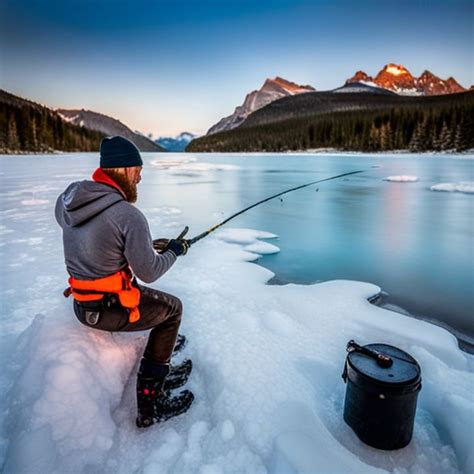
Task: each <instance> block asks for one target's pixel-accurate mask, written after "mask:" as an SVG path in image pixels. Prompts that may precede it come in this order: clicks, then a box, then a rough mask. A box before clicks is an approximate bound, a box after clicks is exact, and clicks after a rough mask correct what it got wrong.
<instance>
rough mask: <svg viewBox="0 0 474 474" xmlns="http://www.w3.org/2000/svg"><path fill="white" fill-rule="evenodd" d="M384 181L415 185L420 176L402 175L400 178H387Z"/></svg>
mask: <svg viewBox="0 0 474 474" xmlns="http://www.w3.org/2000/svg"><path fill="white" fill-rule="evenodd" d="M384 181H391V182H394V183H414V182H416V181H418V176H411V175H400V176H387V177H386V178H384Z"/></svg>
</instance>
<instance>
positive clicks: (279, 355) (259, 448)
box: [0, 229, 474, 474]
mask: <svg viewBox="0 0 474 474" xmlns="http://www.w3.org/2000/svg"><path fill="white" fill-rule="evenodd" d="M263 237H264V238H269V237H276V236H274V235H272V234H268V233H264V232H259V231H253V230H250V229H236V230H228V229H227V230H226V231H223V232H221V233H220V235H219V236H215V235H212V236H209V237H208V238H207V239H204V240H202V241H200V242H199V243H197V244H196V245H194V246H193V247H192V249H191V250H190V252H189V253H188V254H187V255H186V256H185V257H180V259H179V260H178V262H177V263H176V265H175V266H174V267H173V268H172V269H171V270H170V272H168V273H167V274H166V275H165V276H164V277H163V278H162V279H160V280H159V281H158V282H157V283H156V284H154V285H153V286H155V287H158V288H159V289H161V290H164V291H167V292H169V293H172V294H175V295H178V296H179V297H180V299H181V300H182V301H183V304H184V315H183V321H182V326H181V332H182V333H184V334H186V336H187V337H188V340H189V343H188V345H187V347H186V348H185V350H184V353H183V354H182V355H180V357H190V358H192V360H193V362H194V370H193V373H192V374H191V377H190V381H189V382H188V387H187V388H189V389H191V390H192V391H193V392H194V393H195V395H196V399H195V402H194V404H193V406H192V407H191V409H190V410H189V411H188V412H187V413H186V414H185V415H182V416H180V417H177V418H174V419H172V420H169V421H168V422H166V423H164V424H162V425H157V426H153V427H151V428H149V429H147V430H138V429H137V428H136V427H135V410H136V406H135V373H136V367H137V364H138V360H139V358H140V356H141V353H142V351H143V348H144V345H145V342H146V333H128V334H118V333H113V334H112V333H108V332H101V331H95V330H93V329H89V328H86V327H84V326H81V325H80V323H79V322H77V321H76V319H75V317H74V315H73V313H72V309H71V302H70V301H68V300H65V299H64V298H62V299H58V300H55V305H54V308H55V309H54V311H51V312H48V311H45V312H44V313H45V314H44V315H43V316H41V315H39V316H36V317H35V318H34V320H33V322H32V324H31V325H30V327H29V328H27V329H26V330H25V331H23V333H22V334H21V335H20V336H19V338H18V339H17V340H16V341H15V343H14V349H12V354H11V356H10V357H9V363H8V364H6V366H5V367H4V372H5V373H7V374H8V380H10V390H9V395H8V397H5V398H4V399H2V400H1V401H0V403H1V406H0V413H2V417H3V418H5V416H6V423H5V429H4V430H3V440H2V443H1V444H0V446H2V452H4V453H5V456H4V459H5V464H4V466H3V472H5V473H8V474H9V473H15V474H21V473H28V474H31V473H45V472H48V473H58V474H63V473H67V472H74V473H87V472H101V473H114V474H115V473H119V474H120V473H124V474H125V473H130V472H143V473H150V474H152V473H156V472H169V473H183V474H185V473H186V474H187V473H190V472H200V473H249V474H258V473H262V474H263V473H274V474H277V473H279V474H282V473H285V474H286V473H303V472H304V473H324V474H327V473H346V472H357V473H364V474H365V473H369V474H370V473H386V472H391V473H397V474H401V473H403V474H408V473H413V474H415V473H416V474H418V473H422V472H424V473H432V472H436V473H456V472H464V473H467V472H473V470H474V455H473V451H472V447H471V440H472V436H473V433H472V425H471V424H469V422H468V420H472V419H473V416H474V407H473V403H472V386H473V384H474V374H473V357H472V356H470V355H468V354H465V353H463V352H461V351H460V350H459V349H458V346H457V342H456V339H455V337H454V336H452V335H451V334H450V333H448V332H447V331H445V330H443V329H441V328H439V327H437V326H434V325H431V324H428V323H426V322H422V321H419V320H415V319H413V318H409V317H406V316H404V315H400V314H397V313H394V312H391V311H388V310H385V309H381V308H379V307H376V306H373V305H371V304H370V303H369V302H368V301H367V299H368V298H369V297H371V296H373V295H374V294H377V293H378V292H379V291H380V288H378V287H377V286H375V285H372V284H369V283H361V282H354V281H330V282H325V283H320V284H315V285H295V284H289V285H285V286H275V285H267V284H266V283H267V282H268V280H269V279H271V278H272V276H273V274H272V272H270V271H269V270H267V269H265V268H262V267H260V266H257V265H251V264H249V263H248V261H247V260H248V259H249V252H248V250H246V247H248V246H252V245H260V244H261V243H262V242H261V241H260V240H259V239H260V238H263ZM62 289H63V282H62V280H61V279H60V278H59V279H53V280H50V281H49V282H48V291H49V292H51V293H54V294H60V292H61V291H62ZM33 307H34V304H33V302H31V308H33ZM349 339H356V340H357V342H359V343H361V344H366V343H374V342H380V343H387V344H392V345H395V346H397V347H400V348H401V349H403V350H405V351H407V352H409V353H410V354H412V355H413V356H414V357H415V358H416V359H417V360H418V362H419V363H420V365H421V368H422V377H423V389H422V391H421V392H420V396H419V399H418V409H417V416H416V422H415V430H414V436H413V440H412V442H411V444H410V445H409V446H408V447H407V448H405V449H402V450H398V451H393V452H384V451H379V450H375V449H373V448H370V447H368V446H366V445H364V444H363V443H361V442H360V441H359V440H358V438H357V437H356V436H355V435H354V433H353V432H352V431H351V429H350V428H349V427H348V426H347V425H346V424H345V423H344V421H343V418H342V411H343V403H344V394H345V385H344V383H343V381H342V379H341V372H342V368H343V365H344V360H345V356H346V353H345V346H346V343H347V341H348V340H349ZM178 361H179V360H178Z"/></svg>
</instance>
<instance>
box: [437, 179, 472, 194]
mask: <svg viewBox="0 0 474 474" xmlns="http://www.w3.org/2000/svg"><path fill="white" fill-rule="evenodd" d="M430 189H431V191H445V192H449V193H466V194H473V193H474V182H473V181H463V182H461V183H439V184H434V185H433V186H431V187H430Z"/></svg>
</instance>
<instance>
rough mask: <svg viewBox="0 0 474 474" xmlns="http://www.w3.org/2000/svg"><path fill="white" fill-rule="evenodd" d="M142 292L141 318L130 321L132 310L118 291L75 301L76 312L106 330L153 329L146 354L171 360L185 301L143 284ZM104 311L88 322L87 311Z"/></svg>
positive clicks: (161, 361)
mask: <svg viewBox="0 0 474 474" xmlns="http://www.w3.org/2000/svg"><path fill="white" fill-rule="evenodd" d="M139 289H140V292H141V297H140V305H139V306H138V309H139V310H140V319H139V320H138V321H137V322H135V323H130V322H129V321H128V311H127V310H126V309H125V308H123V307H122V305H121V304H120V302H119V301H118V298H117V297H116V296H115V295H107V296H106V297H105V298H104V300H103V301H100V302H96V301H91V302H82V303H78V302H77V301H74V312H75V314H76V316H77V319H79V321H80V322H81V323H82V324H85V325H86V326H89V327H91V328H94V329H101V330H102V331H111V332H117V331H144V330H147V329H151V332H150V336H149V338H148V343H147V345H146V349H145V353H144V355H143V356H144V357H145V358H146V359H148V360H150V361H152V362H155V363H157V364H167V363H168V362H169V361H170V358H171V353H172V352H173V348H174V344H175V342H176V337H177V335H178V329H179V325H180V323H181V315H182V312H183V305H182V303H181V301H180V299H179V298H177V297H176V296H173V295H170V294H168V293H165V292H163V291H158V290H154V289H152V288H147V287H145V286H141V285H139ZM87 311H89V312H97V311H98V312H100V315H99V319H98V321H97V323H96V324H94V325H92V324H89V323H88V322H87V319H86V312H87Z"/></svg>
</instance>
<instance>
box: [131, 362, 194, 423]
mask: <svg viewBox="0 0 474 474" xmlns="http://www.w3.org/2000/svg"><path fill="white" fill-rule="evenodd" d="M168 373H169V364H155V363H153V362H150V361H148V360H146V359H142V360H141V363H140V369H139V371H138V377H137V409H138V416H137V426H138V427H139V428H146V427H148V426H150V425H152V424H153V423H159V422H161V421H165V420H168V419H169V418H172V417H173V416H177V415H180V414H182V413H184V412H186V411H187V410H188V409H189V407H190V406H191V404H192V402H193V400H194V395H193V394H192V393H191V392H190V391H189V390H184V391H182V392H180V393H179V394H178V395H176V396H172V395H171V394H170V393H169V392H165V391H164V390H163V387H164V384H165V378H166V376H167V375H168Z"/></svg>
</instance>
